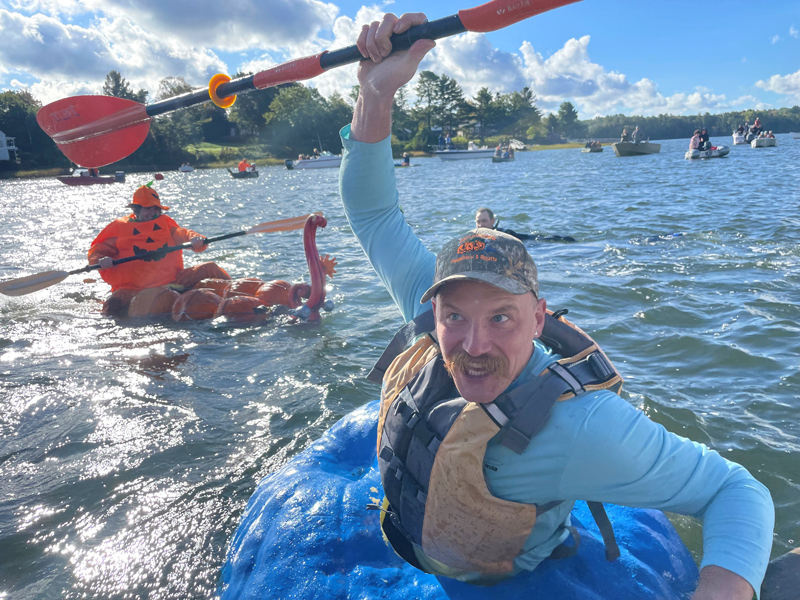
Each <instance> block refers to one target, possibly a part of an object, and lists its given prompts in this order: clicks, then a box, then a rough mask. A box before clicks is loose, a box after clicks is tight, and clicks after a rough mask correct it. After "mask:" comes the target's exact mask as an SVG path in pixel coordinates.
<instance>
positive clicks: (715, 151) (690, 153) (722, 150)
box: [684, 146, 731, 158]
mask: <svg viewBox="0 0 800 600" xmlns="http://www.w3.org/2000/svg"><path fill="white" fill-rule="evenodd" d="M730 152H731V149H730V147H729V146H712V147H711V148H709V149H708V150H696V149H695V150H687V151H686V154H685V155H684V158H722V157H723V156H727V155H728V154H730Z"/></svg>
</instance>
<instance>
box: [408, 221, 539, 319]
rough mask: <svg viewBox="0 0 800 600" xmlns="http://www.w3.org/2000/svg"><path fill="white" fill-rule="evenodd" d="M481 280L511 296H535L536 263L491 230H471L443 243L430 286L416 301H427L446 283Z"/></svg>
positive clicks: (518, 243) (517, 244)
mask: <svg viewBox="0 0 800 600" xmlns="http://www.w3.org/2000/svg"><path fill="white" fill-rule="evenodd" d="M463 280H472V281H482V282H483V283H488V284H490V285H493V286H495V287H499V288H500V289H502V290H505V291H507V292H511V293H512V294H524V293H526V292H533V295H534V296H536V297H537V298H538V297H539V279H538V277H537V274H536V263H535V262H533V257H531V255H530V253H529V252H528V250H527V249H526V248H525V245H524V244H523V243H522V242H521V241H519V240H518V239H517V238H515V237H514V236H512V235H508V234H507V233H502V232H500V231H497V230H495V229H484V228H478V229H473V230H472V231H470V232H469V233H467V234H466V235H464V236H461V237H457V238H455V239H452V240H450V241H449V242H447V243H446V244H445V245H444V247H443V248H442V250H441V252H439V255H438V256H437V257H436V272H435V274H434V276H433V285H432V286H431V287H430V288H428V291H426V292H425V293H424V294H423V295H422V300H420V302H422V303H424V302H427V301H428V300H430V299H431V298H432V297H433V296H434V295H435V294H436V292H437V291H438V290H439V288H440V287H442V286H443V285H444V284H446V283H450V282H452V281H463Z"/></svg>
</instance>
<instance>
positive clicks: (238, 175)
mask: <svg viewBox="0 0 800 600" xmlns="http://www.w3.org/2000/svg"><path fill="white" fill-rule="evenodd" d="M228 173H230V174H231V177H233V178H234V179H254V178H256V177H258V171H255V170H253V171H234V170H232V169H228Z"/></svg>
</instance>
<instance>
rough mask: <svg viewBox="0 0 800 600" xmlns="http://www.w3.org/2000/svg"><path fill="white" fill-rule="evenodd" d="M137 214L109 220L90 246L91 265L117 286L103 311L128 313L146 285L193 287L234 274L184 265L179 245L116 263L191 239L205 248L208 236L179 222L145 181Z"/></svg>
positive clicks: (195, 245) (208, 266) (136, 200)
mask: <svg viewBox="0 0 800 600" xmlns="http://www.w3.org/2000/svg"><path fill="white" fill-rule="evenodd" d="M128 208H130V209H132V210H133V213H132V214H130V215H128V216H127V217H122V218H121V219H117V220H116V221H113V222H112V223H110V224H109V225H107V226H106V227H105V228H104V229H103V231H101V232H100V234H99V235H98V236H97V237H96V238H95V240H94V241H93V242H92V245H91V247H90V248H89V254H88V257H89V264H90V265H96V264H99V265H100V277H102V278H103V280H104V281H105V282H106V283H108V284H109V285H110V286H111V296H110V297H109V298H108V299H107V300H106V301H105V302H104V303H103V314H104V315H109V316H124V315H125V314H126V312H127V310H128V305H129V304H130V302H131V300H132V299H133V297H134V296H135V295H136V292H138V291H140V290H143V289H145V288H153V287H160V286H163V285H170V284H172V285H174V286H176V287H178V288H190V287H192V286H194V285H196V284H197V283H199V282H200V281H202V280H203V279H230V276H229V275H228V274H227V273H226V272H225V270H224V269H222V268H221V267H219V266H217V264H216V263H213V262H207V263H203V264H201V265H198V266H196V267H190V268H188V269H185V268H184V267H183V251H182V250H176V251H175V252H170V253H167V254H163V255H161V256H154V257H152V258H145V259H142V260H135V261H131V262H129V263H124V264H121V265H114V264H113V263H114V260H115V259H119V258H127V257H129V256H136V255H139V254H144V253H146V252H149V251H151V250H160V249H162V248H166V247H168V246H176V245H178V244H183V243H186V242H189V243H191V245H192V250H193V251H195V252H204V251H205V250H206V248H208V244H206V242H205V238H204V237H203V236H201V235H200V234H199V233H196V232H194V231H192V230H191V229H185V228H183V227H181V226H180V225H178V224H177V223H176V222H175V221H174V220H173V219H172V218H171V217H168V216H167V215H164V214H162V211H167V210H169V207H168V206H163V205H162V204H161V198H160V197H159V195H158V192H156V191H155V190H154V189H153V188H151V187H148V186H146V185H143V186H141V187H140V188H139V189H137V190H136V191H135V192H134V194H133V200H132V201H131V203H130V204H128Z"/></svg>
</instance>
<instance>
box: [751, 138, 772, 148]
mask: <svg viewBox="0 0 800 600" xmlns="http://www.w3.org/2000/svg"><path fill="white" fill-rule="evenodd" d="M777 145H778V140H777V139H776V138H756V139H754V140H753V141H752V142H750V147H751V148H772V147H773V146H777Z"/></svg>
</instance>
